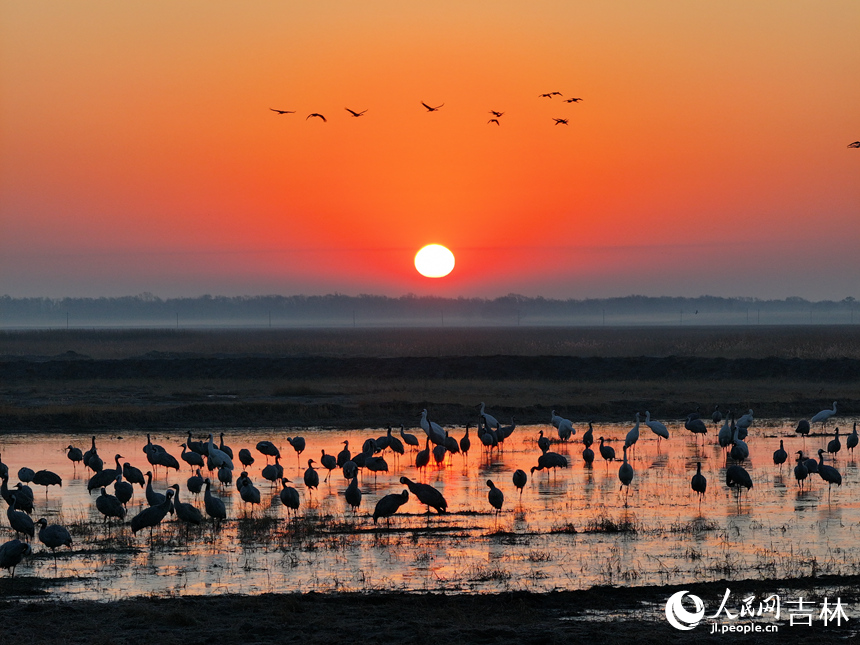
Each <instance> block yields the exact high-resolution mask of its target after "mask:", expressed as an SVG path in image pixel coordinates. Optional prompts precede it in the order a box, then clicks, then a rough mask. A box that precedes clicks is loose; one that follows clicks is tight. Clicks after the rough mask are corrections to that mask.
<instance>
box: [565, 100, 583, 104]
mask: <svg viewBox="0 0 860 645" xmlns="http://www.w3.org/2000/svg"><path fill="white" fill-rule="evenodd" d="M581 100H582V99H565V100H564V102H565V103H579V102H580V101H581Z"/></svg>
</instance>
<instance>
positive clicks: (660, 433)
mask: <svg viewBox="0 0 860 645" xmlns="http://www.w3.org/2000/svg"><path fill="white" fill-rule="evenodd" d="M645 425H646V426H648V427H649V428H651V432H653V433H654V434H656V435H657V442H658V443H659V441H660V439H668V438H669V429H668V428H667V427H666V426H664V425H663V424H662V423H660V422H659V421H654V420H652V419H651V413H650V412H648V410H645Z"/></svg>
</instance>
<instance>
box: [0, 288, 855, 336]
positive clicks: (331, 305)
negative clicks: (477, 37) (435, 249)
mask: <svg viewBox="0 0 860 645" xmlns="http://www.w3.org/2000/svg"><path fill="white" fill-rule="evenodd" d="M856 304H857V303H856V301H855V299H854V298H852V297H848V298H845V299H844V300H840V301H828V300H825V301H818V302H813V301H809V300H805V299H803V298H796V297H795V298H786V299H784V300H761V299H757V298H720V297H715V296H700V297H697V298H680V297H665V296H664V297H648V296H637V295H631V296H626V297H619V298H589V299H584V300H576V299H567V300H561V299H552V298H543V297H527V296H522V295H518V294H509V295H507V296H503V297H500V298H492V299H488V298H462V297H461V298H439V297H434V296H416V295H413V294H407V295H404V296H400V297H387V296H376V295H368V294H362V295H358V296H347V295H343V294H337V293H335V294H329V295H322V296H306V295H294V296H279V295H270V296H212V295H205V296H199V297H194V298H159V297H157V296H154V295H152V294H151V293H142V294H140V295H137V296H124V297H115V298H13V297H11V296H0V326H2V327H5V328H10V327H22V326H26V327H32V326H36V327H40V326H43V327H62V326H112V325H116V326H129V325H142V326H173V325H176V326H207V325H211V326H219V325H223V326H263V327H264V326H267V325H269V326H285V325H326V324H328V325H335V326H341V325H345V326H349V325H367V324H377V325H382V324H389V323H390V324H395V325H396V324H410V325H446V324H447V325H452V326H453V325H458V324H460V325H482V324H490V325H540V324H560V325H564V324H572V325H607V324H609V325H616V324H636V323H637V322H639V323H643V324H680V325H684V324H780V323H782V324H786V323H788V324H853V323H855V322H857V323H860V311H856Z"/></svg>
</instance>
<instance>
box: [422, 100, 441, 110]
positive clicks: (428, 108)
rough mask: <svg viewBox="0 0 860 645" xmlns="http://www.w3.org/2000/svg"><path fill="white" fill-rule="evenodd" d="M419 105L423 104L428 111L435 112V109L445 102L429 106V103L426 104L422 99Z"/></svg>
mask: <svg viewBox="0 0 860 645" xmlns="http://www.w3.org/2000/svg"><path fill="white" fill-rule="evenodd" d="M421 105H423V106H424V107H426V108H427V111H428V112H435V111H436V110H438V109H439V108H440V107H442V105H445V104H444V103H443V104H442V105H439V106H436V107H430V106H429V105H427V104H426V103H425V102H424V101H421Z"/></svg>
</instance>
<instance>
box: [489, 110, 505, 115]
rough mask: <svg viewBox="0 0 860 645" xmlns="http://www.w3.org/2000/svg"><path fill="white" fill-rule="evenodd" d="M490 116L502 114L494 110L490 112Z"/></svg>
mask: <svg viewBox="0 0 860 645" xmlns="http://www.w3.org/2000/svg"><path fill="white" fill-rule="evenodd" d="M490 114H492V115H493V116H502V115H504V112H496V111H495V110H490Z"/></svg>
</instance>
